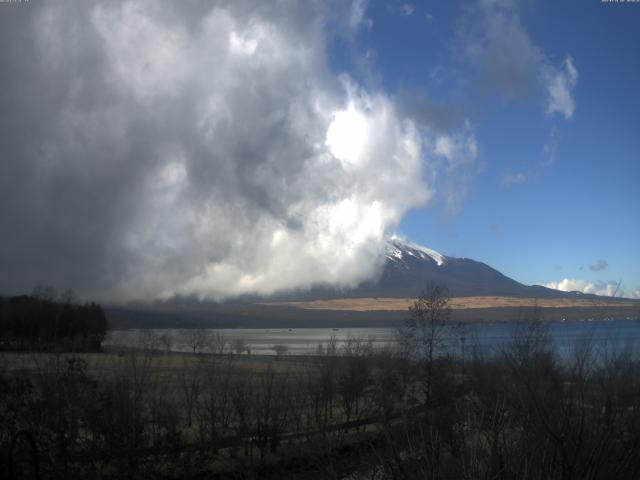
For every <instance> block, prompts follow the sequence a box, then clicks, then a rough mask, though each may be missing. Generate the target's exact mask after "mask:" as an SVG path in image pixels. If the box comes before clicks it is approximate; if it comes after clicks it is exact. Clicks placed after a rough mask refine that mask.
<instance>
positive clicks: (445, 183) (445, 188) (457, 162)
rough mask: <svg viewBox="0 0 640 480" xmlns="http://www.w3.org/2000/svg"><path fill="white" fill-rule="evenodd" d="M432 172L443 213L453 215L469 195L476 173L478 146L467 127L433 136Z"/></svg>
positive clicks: (468, 126) (431, 143) (431, 142)
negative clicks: (442, 204) (444, 207)
mask: <svg viewBox="0 0 640 480" xmlns="http://www.w3.org/2000/svg"><path fill="white" fill-rule="evenodd" d="M429 145H430V151H431V157H430V165H431V167H432V168H431V172H432V174H433V175H434V176H437V181H435V180H436V179H435V177H434V183H437V184H438V186H439V189H440V192H441V195H442V196H443V197H444V201H445V206H446V210H447V212H448V213H449V214H451V215H455V214H457V213H458V212H459V211H460V208H461V206H462V202H463V201H464V199H465V198H466V197H467V195H468V194H469V190H470V188H471V181H472V178H473V176H474V174H475V173H476V172H477V165H476V160H477V158H478V142H477V140H476V137H475V134H474V132H473V130H472V128H471V127H470V125H469V124H468V123H467V125H466V127H465V128H464V129H463V130H461V131H458V132H450V133H446V134H444V133H442V134H436V135H434V137H433V138H432V139H431V141H430V142H429Z"/></svg>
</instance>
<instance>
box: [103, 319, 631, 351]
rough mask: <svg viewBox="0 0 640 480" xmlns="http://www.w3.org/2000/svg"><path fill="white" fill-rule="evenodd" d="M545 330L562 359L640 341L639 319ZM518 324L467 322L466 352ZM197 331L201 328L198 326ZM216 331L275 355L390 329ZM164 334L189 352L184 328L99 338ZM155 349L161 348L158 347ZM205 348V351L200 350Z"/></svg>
mask: <svg viewBox="0 0 640 480" xmlns="http://www.w3.org/2000/svg"><path fill="white" fill-rule="evenodd" d="M546 325H548V329H549V330H548V331H549V334H550V337H551V339H552V341H553V343H554V345H555V347H556V351H557V352H558V354H559V355H560V356H561V357H562V358H568V357H569V356H570V355H571V353H572V352H573V350H574V348H575V346H576V345H579V344H580V343H582V342H584V341H585V340H591V341H592V342H593V344H594V345H595V347H596V348H597V350H599V351H600V352H603V351H605V350H607V351H608V350H611V349H621V348H630V349H633V350H634V351H635V352H637V351H638V350H637V347H638V346H639V345H640V320H593V321H567V322H549V323H547V324H546ZM521 328H522V323H516V322H513V323H509V322H503V323H495V324H469V325H467V326H466V332H465V333H464V344H465V349H466V351H468V352H470V351H472V350H473V349H479V350H480V351H483V352H485V353H491V352H495V351H499V350H500V349H501V348H502V347H504V346H505V345H506V344H507V343H508V342H509V341H510V340H511V339H512V338H513V335H514V333H515V332H517V331H518V329H521ZM201 331H202V330H201ZM209 331H210V332H219V333H222V334H223V335H224V336H225V339H226V340H227V341H233V340H235V339H242V340H244V342H245V343H246V344H247V345H249V346H250V348H251V353H252V354H257V355H275V352H274V349H273V347H274V345H285V346H286V347H287V348H288V353H289V354H290V355H315V354H316V353H317V351H318V345H319V344H323V345H325V346H326V344H327V343H328V341H329V339H330V338H331V337H332V336H335V337H336V341H337V344H338V352H341V351H342V347H343V346H344V343H345V340H347V339H348V338H350V337H357V338H361V339H365V340H368V341H370V342H371V343H372V344H373V346H374V348H383V347H385V346H386V345H389V344H390V343H392V342H393V340H394V335H395V332H396V330H395V329H394V328H339V329H333V328H294V329H282V328H271V329H270V328H266V329H211V330H209ZM161 335H168V336H169V337H170V338H171V350H172V351H176V352H189V351H191V348H190V347H189V345H187V344H186V343H185V339H184V337H185V330H182V329H156V330H136V329H132V330H112V331H110V332H109V334H108V335H107V338H106V339H105V341H104V342H103V345H104V346H110V347H118V346H121V347H135V346H141V345H145V344H148V343H149V342H150V341H152V340H153V339H154V338H155V339H157V338H159V337H160V336H161ZM445 338H446V345H447V348H449V349H451V350H454V351H457V350H458V349H459V348H460V346H461V340H460V339H461V336H460V335H459V334H455V333H448V334H446V335H445ZM158 348H160V347H158ZM204 351H205V352H206V349H205V350H204Z"/></svg>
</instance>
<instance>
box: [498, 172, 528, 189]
mask: <svg viewBox="0 0 640 480" xmlns="http://www.w3.org/2000/svg"><path fill="white" fill-rule="evenodd" d="M526 181H527V175H526V174H524V173H522V172H519V173H505V174H504V175H503V176H502V180H501V182H502V185H504V186H505V187H511V186H513V185H518V184H520V183H524V182H526Z"/></svg>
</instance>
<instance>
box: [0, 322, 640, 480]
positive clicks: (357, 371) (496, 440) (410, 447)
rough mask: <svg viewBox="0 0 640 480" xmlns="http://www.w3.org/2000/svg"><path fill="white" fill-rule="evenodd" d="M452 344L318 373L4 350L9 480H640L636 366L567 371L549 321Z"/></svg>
mask: <svg viewBox="0 0 640 480" xmlns="http://www.w3.org/2000/svg"><path fill="white" fill-rule="evenodd" d="M439 328H440V326H439V325H435V324H430V323H426V324H425V323H422V324H420V323H417V324H415V328H413V329H410V331H409V332H408V335H407V336H406V337H405V339H404V340H405V341H401V342H399V343H398V344H397V345H396V346H395V348H394V349H388V350H385V351H375V350H372V348H371V344H370V343H369V342H367V341H366V340H359V339H355V338H353V339H351V340H350V341H349V342H347V343H345V344H344V345H340V346H337V345H336V344H331V343H328V344H326V345H325V346H324V348H323V351H322V352H321V353H319V354H318V355H317V356H315V357H302V356H298V357H294V356H286V355H285V356H280V357H271V358H267V357H260V356H251V355H246V354H243V355H231V354H230V353H229V352H228V351H227V353H224V354H219V355H205V354H178V353H170V352H166V351H162V350H159V349H158V348H157V346H158V345H159V343H157V342H153V343H149V344H141V345H140V347H139V348H137V349H127V350H125V349H120V350H114V351H110V352H103V353H33V352H30V353H26V352H25V353H16V352H4V353H2V352H0V393H1V394H0V422H1V427H2V428H0V462H7V464H6V465H4V464H0V479H2V480H4V479H5V478H14V477H15V478H35V476H36V472H37V471H39V472H40V478H50V479H58V478H59V479H63V478H64V479H74V478H78V479H80V478H96V479H99V478H103V479H119V478H132V479H143V478H164V479H169V478H193V479H196V478H198V479H201V478H213V479H215V478H219V479H223V478H224V479H227V478H229V479H230V478H243V479H252V478H256V479H258V478H260V479H284V478H303V479H318V480H321V479H335V478H352V479H359V478H376V479H380V480H386V479H389V480H391V479H396V478H404V479H407V480H413V479H416V480H417V479H423V478H432V479H453V478H456V479H469V480H471V479H477V478H525V477H526V478H539V479H542V478H545V479H559V480H560V479H562V480H564V479H584V478H588V479H593V480H598V479H610V478H620V479H626V478H630V479H631V478H639V475H640V459H639V458H638V456H637V455H636V453H637V451H638V449H639V448H640V405H639V403H638V399H639V398H640V362H639V361H638V358H637V356H636V355H634V352H632V351H629V350H620V351H611V352H608V353H607V355H604V356H602V355H600V356H596V355H595V353H594V349H593V346H592V345H589V344H588V343H581V344H580V345H576V348H575V355H574V356H573V357H572V358H571V359H568V361H563V362H560V361H559V359H558V358H557V356H556V354H555V353H554V350H553V347H552V344H551V342H550V339H549V335H548V332H547V331H546V327H545V326H544V325H543V324H538V323H534V324H531V325H528V326H526V327H523V328H522V330H520V331H518V332H515V333H514V337H513V339H512V341H511V342H510V343H509V345H507V346H506V347H505V348H504V349H503V350H502V352H500V353H498V354H495V355H492V356H489V357H483V356H482V355H477V354H476V355H471V354H467V357H466V358H465V355H464V348H463V349H462V352H461V353H462V356H455V357H447V358H434V357H433V355H432V353H433V351H432V350H431V347H433V346H435V345H436V344H437V342H438V338H439V335H440V333H439ZM150 345H155V347H153V348H152V347H150ZM5 472H13V473H14V476H10V474H9V473H5ZM8 475H9V476H8Z"/></svg>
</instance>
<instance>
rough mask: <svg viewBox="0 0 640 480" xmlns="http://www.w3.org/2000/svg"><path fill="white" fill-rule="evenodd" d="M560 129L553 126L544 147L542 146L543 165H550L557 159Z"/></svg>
mask: <svg viewBox="0 0 640 480" xmlns="http://www.w3.org/2000/svg"><path fill="white" fill-rule="evenodd" d="M558 141H559V139H558V131H557V130H556V129H555V128H553V129H552V130H551V132H550V133H549V138H548V140H547V143H545V145H544V147H542V154H543V159H542V165H543V166H550V165H552V164H553V163H554V162H555V161H556V151H557V150H558Z"/></svg>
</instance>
